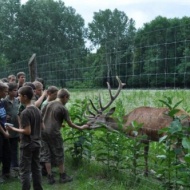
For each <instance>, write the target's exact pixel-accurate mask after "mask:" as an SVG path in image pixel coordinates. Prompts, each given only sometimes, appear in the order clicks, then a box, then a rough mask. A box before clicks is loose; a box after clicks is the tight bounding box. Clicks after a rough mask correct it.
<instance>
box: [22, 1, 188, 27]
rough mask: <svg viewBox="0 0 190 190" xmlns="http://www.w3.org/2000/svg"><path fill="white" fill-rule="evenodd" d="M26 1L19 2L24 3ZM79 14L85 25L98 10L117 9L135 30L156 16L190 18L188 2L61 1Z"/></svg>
mask: <svg viewBox="0 0 190 190" xmlns="http://www.w3.org/2000/svg"><path fill="white" fill-rule="evenodd" d="M26 1H27V0H21V3H25V2H26ZM63 2H64V3H65V5H66V6H67V7H68V6H71V7H73V8H74V9H75V10H76V13H77V14H80V15H81V16H82V18H83V19H84V20H85V24H86V25H87V24H88V23H89V22H92V20H93V13H94V12H98V11H99V10H102V11H103V10H105V9H110V10H112V11H113V10H114V9H115V8H117V9H118V10H119V11H123V12H125V14H126V15H127V16H128V18H129V19H130V18H132V19H133V20H135V23H136V24H135V26H136V28H140V27H142V26H143V24H144V23H148V22H150V21H151V20H153V19H155V18H156V17H157V16H163V17H166V18H175V17H176V18H182V17H184V16H188V17H190V0H63Z"/></svg>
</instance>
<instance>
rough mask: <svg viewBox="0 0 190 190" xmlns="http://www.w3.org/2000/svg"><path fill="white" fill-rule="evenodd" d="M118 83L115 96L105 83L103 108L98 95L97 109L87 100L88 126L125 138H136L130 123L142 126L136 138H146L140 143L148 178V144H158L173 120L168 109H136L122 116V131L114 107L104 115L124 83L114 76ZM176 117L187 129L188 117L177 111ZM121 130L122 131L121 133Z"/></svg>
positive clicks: (184, 113) (189, 121)
mask: <svg viewBox="0 0 190 190" xmlns="http://www.w3.org/2000/svg"><path fill="white" fill-rule="evenodd" d="M116 79H117V81H118V84H119V86H118V89H117V92H116V93H115V95H113V93H112V90H111V86H110V84H109V83H108V82H107V87H108V91H109V95H110V101H109V102H108V103H107V104H106V105H105V106H103V105H102V100H101V95H100V94H99V99H98V101H99V108H96V106H95V105H94V103H93V101H92V100H91V99H89V101H90V103H89V104H88V106H87V110H88V113H89V114H90V115H86V116H87V117H88V124H89V128H90V129H96V128H100V127H102V126H104V127H106V128H107V129H108V130H111V131H120V132H123V133H124V134H125V135H126V136H127V137H132V138H135V137H136V133H134V131H133V130H132V128H131V127H132V123H133V122H134V121H136V122H137V123H140V124H142V127H141V128H140V129H139V131H138V136H139V135H141V136H146V138H142V140H141V142H142V143H144V145H145V146H144V159H145V171H144V175H145V176H148V152H149V143H150V142H154V141H155V142H158V141H159V139H160V138H161V137H162V136H163V135H164V134H163V133H160V132H159V131H160V130H161V129H163V128H165V127H168V126H169V125H170V124H171V122H172V121H173V118H172V117H171V116H169V115H168V112H169V108H168V107H158V108H157V107H146V106H142V107H137V108H135V109H134V110H132V111H131V112H130V113H128V114H127V115H124V116H123V127H122V129H121V128H119V127H118V123H117V120H116V119H115V118H113V117H111V115H112V114H113V113H114V111H115V107H113V108H111V109H110V110H109V111H108V112H107V113H104V112H105V110H107V109H108V108H109V107H110V106H111V104H112V103H113V102H114V101H115V99H116V98H117V97H118V96H119V94H120V92H121V90H122V88H123V86H125V83H122V82H121V80H120V79H119V77H118V76H116ZM90 105H91V107H92V108H93V109H94V111H95V113H94V112H92V111H91V110H90ZM175 115H176V116H177V117H180V116H184V115H185V116H186V117H183V119H182V121H181V123H182V126H185V127H189V124H190V115H189V114H188V113H186V112H185V111H184V110H178V112H177V113H176V114H175ZM121 130H122V131H121Z"/></svg>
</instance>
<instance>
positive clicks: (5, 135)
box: [3, 131, 10, 139]
mask: <svg viewBox="0 0 190 190" xmlns="http://www.w3.org/2000/svg"><path fill="white" fill-rule="evenodd" d="M3 135H4V137H5V138H6V139H8V138H9V137H10V135H9V132H8V131H5V133H3Z"/></svg>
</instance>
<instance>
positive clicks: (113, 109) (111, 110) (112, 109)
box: [106, 107, 115, 116]
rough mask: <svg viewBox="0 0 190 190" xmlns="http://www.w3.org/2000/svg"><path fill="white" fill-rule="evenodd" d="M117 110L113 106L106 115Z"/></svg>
mask: <svg viewBox="0 0 190 190" xmlns="http://www.w3.org/2000/svg"><path fill="white" fill-rule="evenodd" d="M114 111H115V107H113V108H111V109H110V110H109V112H108V113H107V114H106V116H109V115H112V114H113V113H114Z"/></svg>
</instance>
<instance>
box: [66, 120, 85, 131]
mask: <svg viewBox="0 0 190 190" xmlns="http://www.w3.org/2000/svg"><path fill="white" fill-rule="evenodd" d="M67 124H68V125H69V126H70V127H72V128H75V129H79V130H83V129H88V128H89V125H87V124H85V125H82V126H78V125H76V124H74V123H73V122H72V121H71V120H68V121H67Z"/></svg>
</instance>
